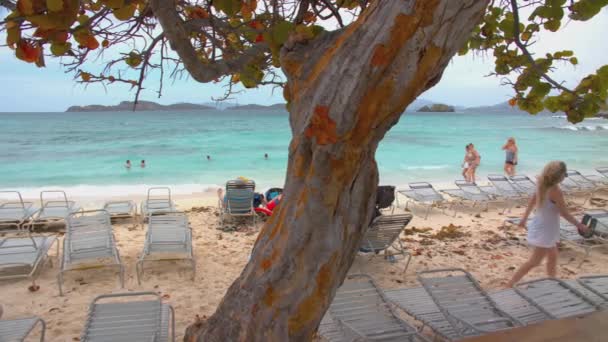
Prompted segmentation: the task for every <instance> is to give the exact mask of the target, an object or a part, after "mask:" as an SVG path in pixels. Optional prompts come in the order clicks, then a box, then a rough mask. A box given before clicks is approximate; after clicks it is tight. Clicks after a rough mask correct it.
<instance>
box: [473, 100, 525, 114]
mask: <svg viewBox="0 0 608 342" xmlns="http://www.w3.org/2000/svg"><path fill="white" fill-rule="evenodd" d="M463 112H467V113H509V112H512V113H518V114H519V113H521V114H524V113H526V112H525V111H523V110H520V109H519V108H518V107H517V106H515V107H511V106H510V105H509V102H502V103H499V104H495V105H492V106H479V107H468V108H465V109H464V110H463Z"/></svg>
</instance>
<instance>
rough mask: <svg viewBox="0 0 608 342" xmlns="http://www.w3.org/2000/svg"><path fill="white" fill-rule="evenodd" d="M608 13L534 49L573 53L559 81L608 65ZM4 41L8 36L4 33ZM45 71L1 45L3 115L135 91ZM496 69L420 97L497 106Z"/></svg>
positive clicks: (275, 96)
mask: <svg viewBox="0 0 608 342" xmlns="http://www.w3.org/2000/svg"><path fill="white" fill-rule="evenodd" d="M606 35H608V11H607V10H604V11H603V12H602V13H601V14H599V15H598V16H596V17H595V18H594V19H593V20H591V21H589V22H586V23H580V22H570V23H567V24H566V25H565V29H564V30H561V31H560V32H559V33H555V34H546V35H544V36H543V37H541V38H542V39H541V40H540V41H539V42H538V43H537V44H536V45H535V51H536V52H542V53H543V54H544V52H547V51H555V50H558V49H559V50H563V49H568V50H574V51H575V53H576V55H577V57H578V60H579V66H577V67H573V66H570V65H560V69H559V71H557V72H556V73H555V75H554V77H555V78H557V79H560V80H565V81H566V83H567V84H570V85H572V84H574V83H575V82H577V81H578V80H580V79H581V78H582V77H584V76H586V75H587V74H589V73H590V72H594V71H595V70H596V69H597V68H598V67H599V66H601V65H604V64H608V39H607V38H606ZM0 39H1V40H2V41H3V42H4V40H5V37H4V35H0ZM47 65H48V66H47V67H46V68H43V69H38V68H36V67H35V66H34V65H31V64H26V63H24V62H21V61H19V60H17V59H16V58H15V57H14V55H13V51H11V50H9V49H8V48H6V47H0V81H1V82H0V103H1V107H0V111H1V112H45V111H64V110H65V109H66V108H67V107H68V106H71V105H87V104H105V105H108V104H117V103H118V102H120V101H126V100H132V99H133V97H134V92H133V91H130V90H129V87H127V86H122V85H121V86H115V85H113V86H110V87H108V88H107V89H104V88H103V87H102V86H100V85H98V84H94V85H89V86H88V87H86V88H85V87H84V86H83V85H79V84H76V83H75V82H74V80H73V79H72V75H69V74H65V73H64V71H63V70H62V69H61V68H60V67H59V66H58V65H57V63H56V62H52V61H49V58H47ZM492 70H493V62H492V59H491V56H488V57H483V56H475V55H468V56H464V57H455V58H454V59H453V60H452V62H451V64H450V66H449V67H448V68H447V70H446V71H445V73H444V75H443V78H442V80H441V82H440V83H439V84H438V85H436V86H435V87H434V88H433V89H431V90H429V91H427V92H426V93H425V94H423V95H422V96H421V98H424V99H427V100H432V101H437V102H442V103H447V104H451V105H457V106H467V107H468V106H479V105H493V104H496V103H499V102H504V101H507V100H508V99H509V98H510V97H511V96H512V94H513V92H512V90H511V89H510V88H509V87H507V86H501V85H500V79H498V78H496V77H485V75H487V74H488V73H490V72H491V71H492ZM146 86H147V87H149V89H148V90H144V92H143V96H142V99H143V100H151V101H156V102H160V103H164V104H169V103H175V102H193V103H204V102H210V101H211V97H212V96H215V97H219V96H221V95H222V94H223V93H224V89H223V88H222V86H221V85H220V84H200V83H197V82H194V81H192V80H189V79H182V80H175V81H167V82H165V85H164V90H163V96H162V98H160V99H158V98H157V94H156V88H155V87H156V86H157V82H156V81H151V82H150V81H148V83H147V85H146ZM236 98H237V99H238V103H239V104H246V103H258V104H273V103H277V102H283V101H284V100H283V96H282V91H280V90H278V91H277V90H273V89H272V88H271V87H265V88H261V89H254V90H246V91H245V92H243V93H241V94H238V95H236Z"/></svg>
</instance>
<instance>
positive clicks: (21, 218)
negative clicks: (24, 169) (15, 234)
mask: <svg viewBox="0 0 608 342" xmlns="http://www.w3.org/2000/svg"><path fill="white" fill-rule="evenodd" d="M7 195H10V196H11V200H9V201H3V202H2V203H0V228H11V227H14V228H15V229H21V228H22V227H23V225H24V224H25V223H27V222H28V221H29V220H30V218H31V217H32V215H34V214H35V213H36V209H35V208H34V204H33V203H32V202H24V201H23V197H21V193H20V192H19V191H0V196H3V197H4V196H7Z"/></svg>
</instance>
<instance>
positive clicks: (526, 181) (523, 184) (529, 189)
mask: <svg viewBox="0 0 608 342" xmlns="http://www.w3.org/2000/svg"><path fill="white" fill-rule="evenodd" d="M509 180H510V181H511V182H512V183H513V185H514V186H515V187H516V188H517V189H518V190H519V192H521V193H522V194H526V195H528V196H532V195H534V193H536V183H535V182H534V181H533V180H532V179H530V177H528V176H526V175H517V176H511V177H509Z"/></svg>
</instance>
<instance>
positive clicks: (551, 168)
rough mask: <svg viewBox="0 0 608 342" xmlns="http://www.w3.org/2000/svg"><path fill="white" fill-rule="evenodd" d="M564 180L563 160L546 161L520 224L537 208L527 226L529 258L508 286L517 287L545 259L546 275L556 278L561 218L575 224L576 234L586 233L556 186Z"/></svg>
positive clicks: (524, 222) (524, 224)
mask: <svg viewBox="0 0 608 342" xmlns="http://www.w3.org/2000/svg"><path fill="white" fill-rule="evenodd" d="M565 177H566V164H565V163H564V162H562V161H552V162H549V163H548V164H547V165H546V166H545V168H544V169H543V172H542V174H541V175H540V176H539V178H538V187H537V190H536V193H535V194H534V195H532V197H531V198H530V201H529V202H528V208H527V209H526V212H525V213H524V216H523V217H522V219H521V222H520V223H519V226H520V227H521V228H525V227H526V222H527V220H528V216H529V215H530V212H532V210H533V209H534V208H536V213H535V215H534V218H533V219H532V221H531V222H530V224H529V225H528V245H530V247H532V255H531V256H530V258H529V259H528V261H526V262H525V263H524V264H523V265H521V266H520V267H519V269H517V271H516V272H515V274H514V275H513V278H512V279H511V280H510V281H509V282H508V283H507V286H508V287H513V286H514V285H515V284H517V282H519V281H520V280H521V278H523V277H524V276H525V275H526V274H527V273H528V272H530V270H531V269H533V268H534V267H536V266H538V265H540V263H541V262H542V261H543V259H545V258H547V275H548V276H549V277H555V274H556V265H557V243H558V242H559V221H560V216H562V217H563V218H564V219H566V220H567V221H568V222H570V223H572V224H573V225H575V226H576V228H577V229H578V231H579V232H586V231H587V227H586V226H585V225H584V224H582V223H580V222H578V221H576V219H575V218H574V217H573V216H572V215H571V214H570V213H569V212H568V208H567V207H566V202H565V201H564V195H563V194H562V191H561V190H560V188H559V183H561V182H562V181H563V180H564V178H565Z"/></svg>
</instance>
